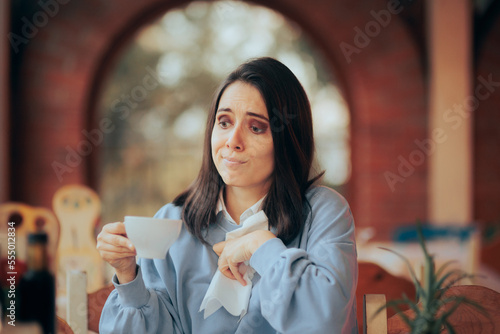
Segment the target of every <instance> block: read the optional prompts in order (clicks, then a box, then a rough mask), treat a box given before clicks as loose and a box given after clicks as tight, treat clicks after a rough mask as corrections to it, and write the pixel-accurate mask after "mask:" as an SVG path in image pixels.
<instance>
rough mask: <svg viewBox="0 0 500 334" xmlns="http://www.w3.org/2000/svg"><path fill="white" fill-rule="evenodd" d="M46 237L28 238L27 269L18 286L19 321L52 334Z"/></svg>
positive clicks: (52, 280) (53, 295) (52, 303)
mask: <svg viewBox="0 0 500 334" xmlns="http://www.w3.org/2000/svg"><path fill="white" fill-rule="evenodd" d="M47 239H48V238H47V234H45V233H34V234H29V235H28V254H27V255H28V270H27V271H26V272H25V273H24V275H23V277H22V278H21V281H20V282H19V287H18V289H19V290H18V294H19V295H18V296H19V299H18V301H19V309H18V310H19V314H18V317H19V320H20V321H22V322H38V323H39V324H40V326H41V327H42V329H43V332H44V334H55V333H56V331H55V320H56V307H55V306H56V286H55V278H54V275H53V274H52V273H51V272H50V270H49V265H48V254H47Z"/></svg>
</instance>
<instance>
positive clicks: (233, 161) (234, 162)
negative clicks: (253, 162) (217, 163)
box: [222, 157, 246, 166]
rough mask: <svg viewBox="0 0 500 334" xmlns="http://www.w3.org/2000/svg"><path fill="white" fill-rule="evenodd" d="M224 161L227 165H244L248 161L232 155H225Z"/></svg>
mask: <svg viewBox="0 0 500 334" xmlns="http://www.w3.org/2000/svg"><path fill="white" fill-rule="evenodd" d="M222 161H223V162H224V164H225V165H226V166H239V165H243V164H244V163H246V161H243V160H240V159H236V158H231V157H223V158H222Z"/></svg>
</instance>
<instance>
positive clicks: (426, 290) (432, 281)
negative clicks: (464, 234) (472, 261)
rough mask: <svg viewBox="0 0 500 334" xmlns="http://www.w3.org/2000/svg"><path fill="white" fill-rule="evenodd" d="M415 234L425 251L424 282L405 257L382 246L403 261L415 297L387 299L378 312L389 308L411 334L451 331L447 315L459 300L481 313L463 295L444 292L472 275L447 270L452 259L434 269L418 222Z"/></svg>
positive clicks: (434, 333)
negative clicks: (410, 312) (413, 287)
mask: <svg viewBox="0 0 500 334" xmlns="http://www.w3.org/2000/svg"><path fill="white" fill-rule="evenodd" d="M417 235H418V241H419V244H420V247H421V248H422V251H423V253H424V272H423V282H421V281H419V280H418V279H417V276H416V275H415V271H414V270H413V268H412V266H411V264H410V262H409V261H408V259H407V258H406V257H404V256H403V255H401V254H400V253H398V252H396V251H393V250H391V249H387V248H382V249H384V250H387V251H390V252H392V253H394V254H396V255H397V256H398V257H399V258H401V259H402V260H403V261H404V262H405V264H406V266H407V267H408V269H409V272H410V275H411V278H412V280H413V284H414V285H415V289H416V299H417V300H416V301H412V300H410V299H409V298H408V297H407V296H406V295H403V297H402V299H398V300H392V301H389V302H387V304H386V305H385V306H384V307H382V308H381V309H379V310H378V312H380V311H381V310H383V309H384V308H386V307H387V308H392V309H393V310H394V311H396V312H397V313H398V315H399V316H400V317H401V318H402V319H403V321H404V322H405V323H406V324H407V325H408V327H409V328H410V330H411V333H412V334H436V333H440V332H441V331H442V330H443V329H446V330H447V331H448V333H450V334H453V333H455V330H454V329H453V326H452V325H451V323H450V322H449V317H450V315H452V314H453V312H455V310H456V309H457V308H458V306H459V305H460V304H461V303H467V304H469V305H473V306H475V307H477V308H478V309H479V310H480V311H481V312H484V309H483V307H482V306H481V305H479V304H477V303H475V302H474V301H471V300H469V299H467V298H465V297H463V296H446V295H445V294H446V292H447V291H448V290H449V289H450V288H451V287H452V286H453V285H455V284H456V283H457V282H459V281H461V280H463V279H465V278H472V277H474V275H471V274H467V273H465V272H463V271H462V270H458V269H451V270H450V269H448V268H449V266H450V264H452V263H453V262H454V261H448V262H446V263H445V264H443V265H442V266H441V267H440V268H439V269H438V270H437V271H436V269H435V262H434V256H433V255H430V254H429V252H428V251H427V247H426V244H425V240H424V236H423V232H422V226H421V224H420V222H417ZM404 305H406V306H407V307H408V308H409V309H411V310H412V311H413V314H414V316H413V317H411V316H409V315H408V314H405V313H404V312H403V309H404V308H403V307H402V306H404ZM378 312H377V313H378Z"/></svg>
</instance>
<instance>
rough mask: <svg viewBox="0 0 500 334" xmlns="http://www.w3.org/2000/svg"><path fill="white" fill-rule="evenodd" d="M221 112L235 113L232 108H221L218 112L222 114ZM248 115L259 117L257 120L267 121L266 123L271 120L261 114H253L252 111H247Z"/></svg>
mask: <svg viewBox="0 0 500 334" xmlns="http://www.w3.org/2000/svg"><path fill="white" fill-rule="evenodd" d="M220 111H226V112H231V113H234V112H233V111H232V110H231V108H219V109H218V110H217V112H220ZM246 114H247V115H248V116H253V117H257V118H260V119H263V120H265V121H266V122H269V119H267V117H265V116H263V115H261V114H256V113H254V112H251V111H247V112H246Z"/></svg>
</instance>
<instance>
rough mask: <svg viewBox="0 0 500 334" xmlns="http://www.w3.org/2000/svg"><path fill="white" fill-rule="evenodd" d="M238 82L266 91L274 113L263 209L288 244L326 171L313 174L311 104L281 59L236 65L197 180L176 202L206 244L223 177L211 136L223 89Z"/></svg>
mask: <svg viewBox="0 0 500 334" xmlns="http://www.w3.org/2000/svg"><path fill="white" fill-rule="evenodd" d="M236 81H241V82H244V83H247V84H250V85H252V86H253V87H255V88H256V89H257V90H258V91H259V92H260V94H261V96H262V98H263V100H264V102H265V104H266V107H267V112H268V116H269V122H270V128H271V133H272V138H273V146H274V166H275V168H274V171H273V173H272V176H271V177H272V182H271V186H270V189H269V192H268V194H267V196H266V198H265V199H264V201H263V210H264V212H265V214H266V215H267V217H268V219H269V226H270V228H271V227H273V228H274V229H276V232H277V237H278V238H280V239H281V240H282V241H283V242H284V243H285V244H286V243H288V242H290V241H292V240H293V239H294V238H295V237H296V236H297V235H298V234H299V233H300V232H301V231H302V229H303V227H304V223H305V217H304V214H305V213H306V212H307V211H308V210H304V209H307V208H308V207H309V203H307V200H306V198H305V193H306V190H307V189H308V188H309V187H310V186H311V184H313V183H314V182H315V181H316V180H317V179H319V178H320V177H321V176H322V175H323V173H320V174H319V175H316V176H313V177H312V178H310V174H311V167H312V162H313V158H314V136H313V126H312V116H311V107H310V104H309V100H308V98H307V95H306V93H305V91H304V89H303V87H302V85H301V84H300V82H299V81H298V79H297V78H296V77H295V75H294V74H293V73H292V72H291V71H290V70H289V69H288V67H286V66H285V65H283V64H282V63H281V62H279V61H277V60H276V59H273V58H269V57H264V58H257V59H253V60H250V61H248V62H246V63H244V64H242V65H240V66H239V67H238V68H237V69H236V70H234V71H233V72H232V73H231V74H229V76H228V77H227V78H226V80H225V81H224V82H223V83H222V85H221V86H220V87H219V89H218V91H217V93H216V95H215V96H214V99H213V101H212V105H211V107H210V110H209V114H208V119H207V125H206V131H205V143H204V148H203V161H202V166H201V169H200V172H199V174H198V177H197V178H196V180H195V181H194V182H193V184H192V185H191V186H190V187H189V188H188V189H187V190H186V191H184V192H183V193H181V194H180V195H179V196H177V197H176V198H175V199H174V201H173V203H174V204H175V205H177V206H182V207H183V210H182V219H183V221H184V223H185V224H186V226H187V228H188V230H189V231H190V232H191V233H192V234H193V235H194V236H196V237H197V238H198V239H199V240H200V241H201V242H203V243H206V240H205V239H204V233H203V230H205V229H206V228H207V227H208V226H209V224H211V223H213V222H215V207H216V204H217V200H218V196H219V192H220V190H221V189H222V188H223V187H224V182H223V180H222V178H221V177H220V175H219V173H218V172H217V169H216V167H215V164H214V162H213V160H212V147H211V137H212V131H213V128H214V124H215V119H216V113H217V109H218V106H219V101H220V99H221V96H222V94H223V93H224V90H225V89H226V88H227V87H228V86H229V85H231V84H232V83H234V82H236Z"/></svg>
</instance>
